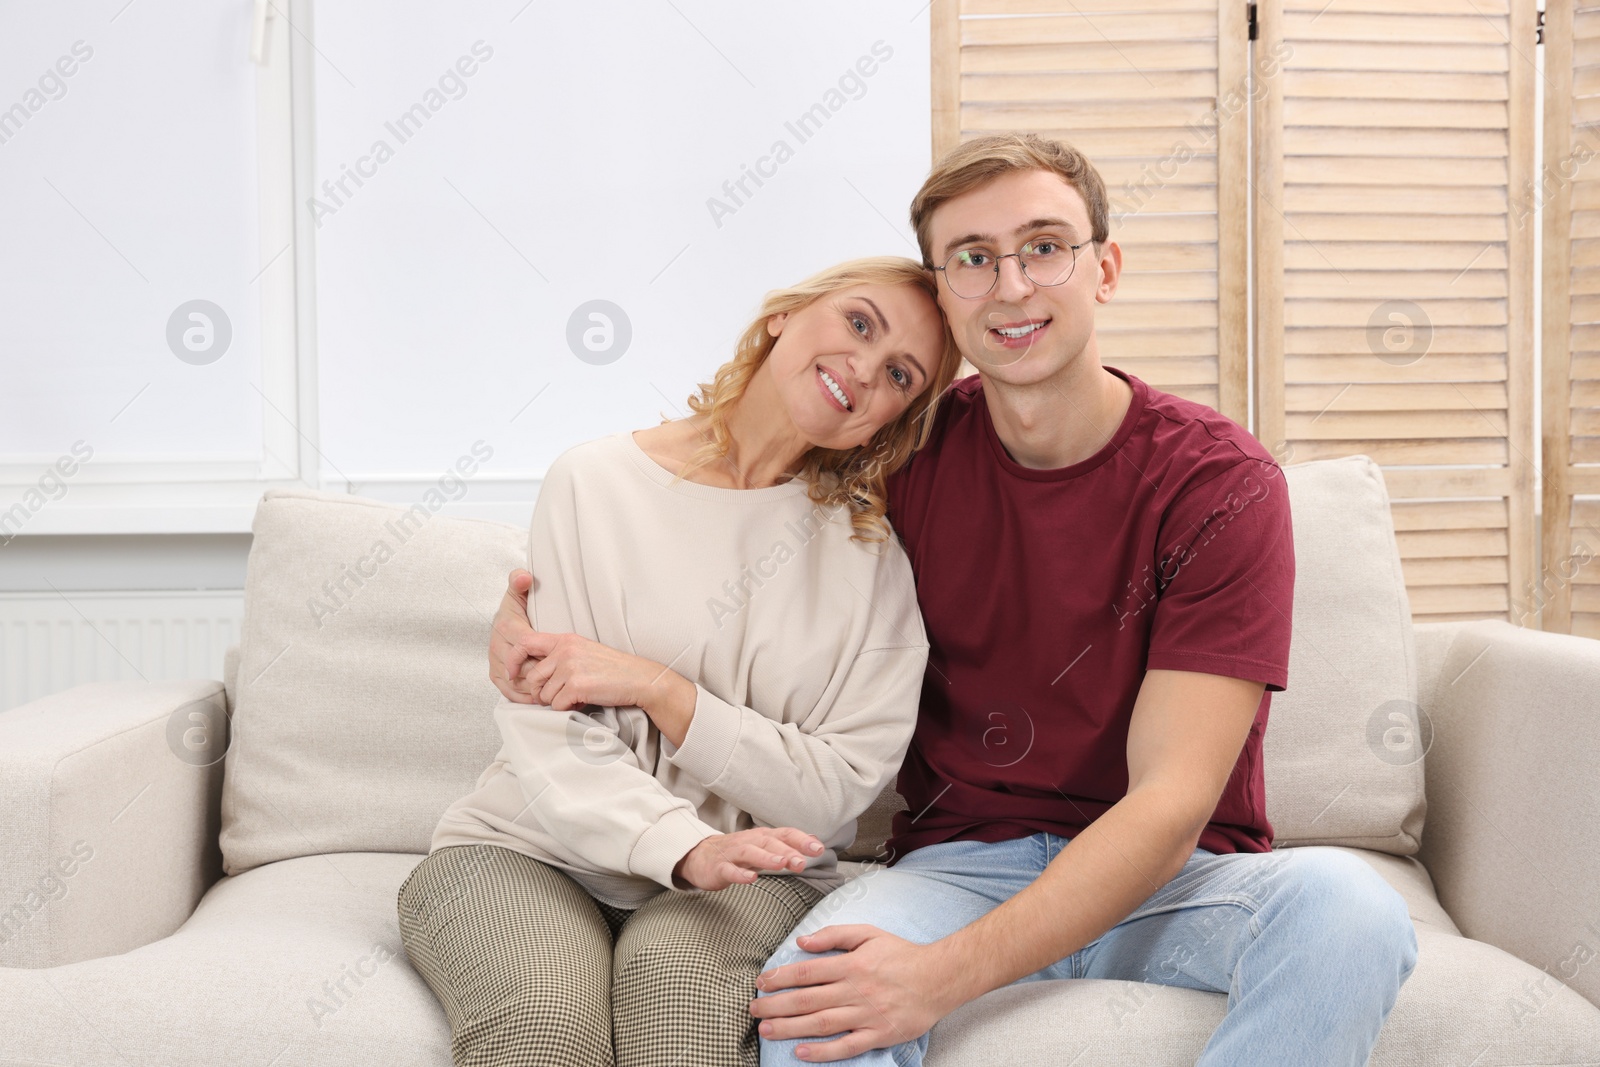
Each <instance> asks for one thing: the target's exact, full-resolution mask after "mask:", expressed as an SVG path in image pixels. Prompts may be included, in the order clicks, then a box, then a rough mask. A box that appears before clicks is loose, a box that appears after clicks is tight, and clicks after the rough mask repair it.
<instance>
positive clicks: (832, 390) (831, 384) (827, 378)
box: [817, 367, 855, 411]
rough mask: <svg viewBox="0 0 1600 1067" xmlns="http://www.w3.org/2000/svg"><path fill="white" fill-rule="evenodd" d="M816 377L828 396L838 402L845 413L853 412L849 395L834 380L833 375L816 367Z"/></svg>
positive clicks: (853, 408)
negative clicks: (820, 381)
mask: <svg viewBox="0 0 1600 1067" xmlns="http://www.w3.org/2000/svg"><path fill="white" fill-rule="evenodd" d="M817 377H818V378H820V379H821V380H822V384H823V387H824V388H826V389H827V390H828V393H829V395H831V396H832V397H833V398H834V399H835V400H837V401H838V402H839V406H840V407H842V408H844V409H845V410H846V411H854V410H855V407H854V406H853V405H852V404H851V403H850V395H849V394H848V393H846V392H845V391H844V387H843V386H841V385H840V384H839V383H838V382H837V381H836V380H835V379H834V377H833V375H831V374H829V373H828V372H827V371H825V370H823V369H822V368H821V367H818V368H817Z"/></svg>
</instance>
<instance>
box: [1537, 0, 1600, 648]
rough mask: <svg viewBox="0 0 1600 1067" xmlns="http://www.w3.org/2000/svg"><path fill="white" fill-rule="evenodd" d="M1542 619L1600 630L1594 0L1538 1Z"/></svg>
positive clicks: (1599, 245) (1598, 7) (1597, 36)
mask: <svg viewBox="0 0 1600 1067" xmlns="http://www.w3.org/2000/svg"><path fill="white" fill-rule="evenodd" d="M1545 33H1546V38H1545V40H1546V45H1545V72H1546V84H1545V126H1544V168H1543V171H1542V174H1541V179H1542V180H1541V182H1540V184H1539V185H1538V186H1537V196H1538V198H1539V199H1540V200H1541V201H1542V203H1543V207H1544V308H1543V316H1542V317H1543V322H1544V334H1543V338H1544V383H1543V384H1544V427H1543V430H1544V524H1543V535H1544V536H1543V565H1542V566H1541V567H1540V574H1539V582H1538V585H1537V593H1536V595H1535V597H1534V599H1535V600H1538V601H1542V602H1543V606H1544V616H1545V628H1546V629H1550V630H1561V631H1566V632H1570V633H1575V634H1582V635H1584V636H1587V637H1600V3H1597V2H1594V0H1585V2H1582V3H1577V4H1574V3H1573V0H1550V3H1549V5H1548V7H1547V9H1546V11H1545Z"/></svg>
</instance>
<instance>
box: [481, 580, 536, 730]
mask: <svg viewBox="0 0 1600 1067" xmlns="http://www.w3.org/2000/svg"><path fill="white" fill-rule="evenodd" d="M532 586H533V575H531V574H529V573H528V572H527V571H525V570H522V569H521V568H520V567H519V568H518V569H516V570H514V571H512V572H511V577H510V578H509V579H508V580H507V582H506V592H505V596H503V597H501V598H500V609H499V610H498V611H496V612H495V614H494V621H493V623H491V624H490V630H489V681H491V682H493V683H494V687H495V688H496V689H498V690H500V692H501V693H502V694H503V695H504V696H505V698H506V699H507V700H511V701H515V702H516V703H518V704H533V703H535V702H536V698H537V696H538V690H537V689H534V690H530V689H529V688H528V686H527V683H526V682H525V681H524V680H523V673H524V672H523V668H524V667H525V666H527V663H528V656H529V651H528V649H527V647H526V644H527V641H528V639H529V638H530V637H532V636H533V628H532V627H530V626H529V625H528V590H529V589H530V588H532Z"/></svg>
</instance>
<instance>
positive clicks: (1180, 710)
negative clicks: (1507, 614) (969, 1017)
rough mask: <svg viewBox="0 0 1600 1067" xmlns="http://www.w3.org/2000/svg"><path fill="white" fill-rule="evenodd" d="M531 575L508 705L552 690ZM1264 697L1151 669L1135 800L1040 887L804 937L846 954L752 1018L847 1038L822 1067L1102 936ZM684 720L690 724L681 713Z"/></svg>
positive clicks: (1185, 849)
mask: <svg viewBox="0 0 1600 1067" xmlns="http://www.w3.org/2000/svg"><path fill="white" fill-rule="evenodd" d="M522 573H525V572H519V573H518V575H516V576H514V577H513V580H512V585H511V589H510V590H508V592H507V595H506V598H505V600H504V601H503V602H502V605H501V610H500V612H499V614H497V615H496V616H495V624H494V633H493V636H492V638H491V644H490V656H489V659H490V678H491V680H492V681H494V683H495V685H496V686H497V687H498V688H499V689H500V691H501V692H502V693H504V694H505V695H506V697H507V698H508V699H511V700H515V701H518V702H520V703H533V702H535V695H537V693H538V692H539V687H540V684H541V682H542V684H548V681H547V679H548V670H549V668H546V669H545V671H544V672H541V674H542V675H543V677H542V678H541V679H539V680H537V681H535V682H532V683H530V682H529V681H528V680H527V679H528V678H529V677H531V676H533V675H534V672H535V671H538V670H539V667H538V665H537V663H529V662H527V656H528V653H529V648H528V646H529V643H530V641H529V638H528V633H529V631H528V627H527V618H526V592H527V585H528V581H527V579H526V578H523V577H521V574H522ZM519 586H520V590H519ZM519 591H520V593H521V595H522V600H521V601H520V608H519V602H518V600H517V597H516V594H517V593H518V592H519ZM1264 688H1265V687H1264V685H1263V684H1262V683H1260V682H1250V681H1245V680H1242V679H1238V678H1227V677H1222V676H1219V675H1212V674H1199V673H1194V672H1189V671H1170V670H1153V671H1149V672H1147V673H1146V675H1145V678H1144V681H1143V683H1142V684H1141V686H1140V688H1139V695H1138V697H1137V699H1136V700H1135V702H1134V708H1133V714H1132V718H1131V721H1130V723H1129V729H1128V792H1127V794H1126V795H1125V796H1124V797H1123V798H1122V799H1121V800H1119V801H1118V802H1117V803H1116V804H1114V805H1112V807H1111V808H1110V809H1109V810H1107V811H1106V812H1105V813H1104V814H1103V815H1101V816H1100V817H1099V818H1098V819H1096V820H1095V821H1094V822H1093V823H1091V824H1090V825H1089V826H1088V827H1087V828H1085V829H1084V831H1083V832H1081V833H1079V834H1078V835H1077V836H1076V837H1074V838H1073V839H1072V840H1071V841H1070V842H1069V843H1068V844H1067V847H1066V848H1064V849H1063V850H1062V851H1061V853H1060V854H1059V855H1058V856H1057V857H1056V858H1055V859H1054V860H1053V861H1052V862H1051V863H1050V864H1049V866H1047V867H1046V868H1045V870H1044V871H1043V873H1041V874H1040V875H1039V877H1038V878H1037V879H1036V880H1035V881H1034V882H1033V883H1032V884H1031V885H1029V886H1028V887H1027V888H1026V889H1024V890H1023V891H1022V892H1020V893H1018V894H1017V895H1016V896H1015V897H1013V898H1011V899H1010V900H1008V901H1006V902H1005V903H1004V904H1002V905H1000V906H999V907H997V908H995V909H994V910H993V911H991V912H990V913H989V914H987V915H985V916H984V917H983V918H981V919H978V920H977V921H975V922H973V923H971V924H969V925H968V926H966V927H964V928H962V929H961V930H958V931H956V932H955V933H953V934H951V935H949V936H948V937H945V938H943V939H941V940H939V941H935V942H933V943H931V944H927V945H918V944H915V943H912V942H909V941H906V940H904V939H902V938H899V937H895V936H894V935H892V934H889V933H886V932H884V931H882V930H879V929H877V928H876V927H873V926H865V925H857V926H830V927H825V928H823V929H822V930H819V931H818V932H817V933H816V934H814V935H812V936H811V937H809V938H804V939H802V940H801V943H800V947H801V948H803V949H806V950H807V951H809V952H826V951H829V950H833V949H839V950H842V953H841V954H840V955H837V956H829V957H825V958H821V959H814V960H806V961H802V962H799V963H793V964H789V965H788V966H785V967H780V968H778V969H776V970H775V971H770V972H768V973H766V974H764V975H762V976H761V978H760V979H758V982H757V984H758V986H759V988H761V989H762V990H765V991H774V990H778V991H781V992H776V993H775V994H774V995H772V996H768V997H764V998H761V999H758V1000H754V1001H752V1002H751V1004H750V1011H751V1014H752V1015H754V1016H756V1017H757V1018H759V1019H761V1020H762V1022H761V1024H760V1028H761V1033H762V1035H763V1036H764V1037H768V1038H772V1039H779V1040H781V1039H789V1038H809V1037H832V1036H833V1035H836V1034H843V1035H844V1036H842V1037H839V1038H838V1039H837V1040H832V1041H824V1042H819V1043H817V1044H815V1045H809V1046H806V1045H802V1046H800V1049H799V1050H797V1051H798V1052H799V1054H800V1055H802V1056H803V1057H804V1058H806V1059H808V1060H810V1061H812V1062H818V1063H821V1062H830V1061H833V1060H839V1059H845V1058H847V1057H850V1056H855V1055H858V1054H860V1053H861V1052H864V1051H866V1050H868V1049H873V1048H887V1047H889V1046H891V1045H895V1044H899V1043H902V1042H905V1041H911V1040H914V1039H916V1038H917V1037H920V1036H921V1035H922V1034H924V1033H926V1032H927V1031H928V1030H930V1029H932V1028H933V1026H934V1024H935V1023H937V1022H938V1021H939V1020H940V1019H942V1018H944V1017H945V1016H946V1015H948V1014H950V1012H952V1011H954V1010H955V1009H956V1008H958V1007H960V1006H961V1005H962V1004H965V1003H966V1002H967V1001H970V1000H973V999H976V998H977V997H979V996H981V995H982V994H984V993H986V992H988V991H990V990H992V989H998V988H1000V987H1001V986H1004V985H1008V984H1010V983H1011V982H1013V981H1015V980H1017V979H1018V978H1022V977H1024V976H1026V975H1029V974H1032V973H1033V972H1035V971H1037V970H1039V969H1041V968H1043V967H1046V966H1048V965H1050V964H1052V963H1055V962H1057V961H1058V960H1061V959H1064V958H1066V957H1067V956H1070V955H1071V954H1072V953H1074V952H1077V951H1078V950H1079V949H1081V948H1083V947H1084V946H1085V945H1087V944H1089V943H1090V942H1092V941H1093V940H1095V939H1096V938H1098V937H1100V936H1101V935H1102V934H1104V933H1105V932H1106V931H1107V930H1110V929H1111V928H1112V927H1113V926H1115V925H1116V924H1117V923H1119V922H1121V921H1122V920H1123V919H1125V918H1127V916H1128V915H1130V914H1132V912H1133V910H1134V909H1135V908H1137V907H1138V906H1139V905H1140V904H1141V903H1143V902H1144V901H1145V900H1146V899H1147V898H1148V897H1149V896H1150V895H1151V894H1152V893H1154V892H1155V891H1156V890H1157V889H1159V888H1160V887H1161V886H1162V885H1164V884H1165V883H1166V882H1168V881H1169V880H1171V879H1172V877H1173V876H1175V875H1176V874H1177V873H1178V871H1179V870H1180V869H1182V867H1183V864H1184V863H1185V862H1186V861H1187V860H1188V858H1189V856H1190V854H1191V853H1192V852H1193V851H1194V848H1195V846H1196V844H1197V843H1198V841H1199V838H1200V833H1201V831H1202V830H1204V828H1205V825H1206V822H1207V820H1208V819H1209V818H1210V817H1211V815H1212V813H1213V812H1214V811H1215V810H1216V806H1217V801H1218V799H1219V798H1220V797H1221V795H1222V789H1223V786H1224V785H1225V784H1226V783H1227V780H1228V776H1229V775H1230V774H1231V773H1232V771H1233V768H1234V765H1235V763H1236V762H1237V760H1238V758H1239V752H1240V749H1241V748H1242V747H1243V745H1244V741H1245V737H1246V735H1247V734H1248V732H1249V729H1250V725H1251V723H1252V722H1254V720H1255V715H1256V710H1257V708H1258V707H1259V706H1260V702H1261V695H1262V692H1263V690H1264ZM674 710H675V711H676V712H677V713H678V714H681V707H680V708H677V709H674ZM691 713H692V709H691ZM669 714H671V713H669ZM664 717H666V716H664ZM673 725H675V726H677V725H679V724H678V723H674V724H673ZM682 728H684V729H686V725H683V726H682ZM664 732H665V730H664Z"/></svg>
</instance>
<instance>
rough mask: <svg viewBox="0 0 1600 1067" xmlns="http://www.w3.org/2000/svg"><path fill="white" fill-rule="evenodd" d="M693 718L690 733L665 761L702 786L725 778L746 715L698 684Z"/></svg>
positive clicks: (668, 753) (664, 746)
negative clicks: (724, 773)
mask: <svg viewBox="0 0 1600 1067" xmlns="http://www.w3.org/2000/svg"><path fill="white" fill-rule="evenodd" d="M694 689H695V698H694V718H692V719H690V720H689V732H688V733H686V734H684V735H683V744H681V745H679V746H678V747H677V748H675V749H673V750H672V751H671V752H665V748H666V746H667V745H670V742H666V743H665V744H664V745H663V751H664V752H665V756H666V760H667V762H668V763H670V764H672V765H673V766H674V767H677V768H678V769H679V770H681V771H683V772H685V773H686V774H688V775H690V776H691V777H692V778H694V779H695V781H697V782H699V783H700V784H701V785H703V786H707V787H710V785H711V783H712V782H715V781H716V780H717V779H718V778H720V777H722V773H723V772H724V771H726V770H727V769H728V764H729V763H730V762H731V761H732V760H733V750H734V748H735V747H737V745H738V743H739V731H740V730H742V729H743V728H744V713H743V712H742V711H741V710H740V709H739V708H736V707H734V706H733V705H732V704H730V703H728V702H727V701H726V700H723V699H722V698H721V697H719V696H717V695H715V694H714V693H711V692H708V691H707V690H706V687H705V686H703V685H701V684H700V683H699V682H696V683H695V686H694Z"/></svg>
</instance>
